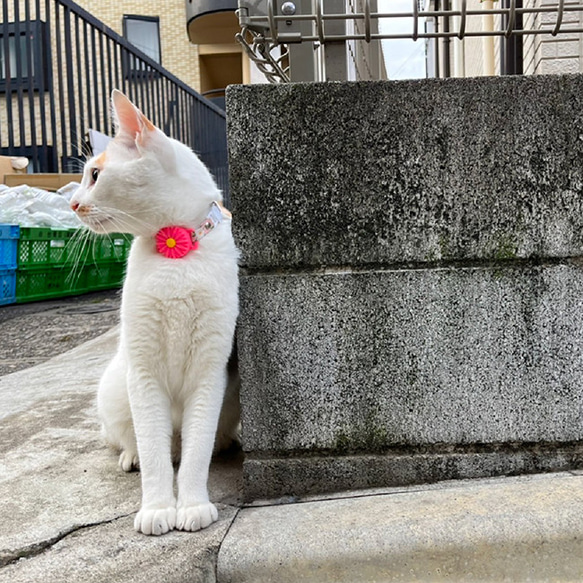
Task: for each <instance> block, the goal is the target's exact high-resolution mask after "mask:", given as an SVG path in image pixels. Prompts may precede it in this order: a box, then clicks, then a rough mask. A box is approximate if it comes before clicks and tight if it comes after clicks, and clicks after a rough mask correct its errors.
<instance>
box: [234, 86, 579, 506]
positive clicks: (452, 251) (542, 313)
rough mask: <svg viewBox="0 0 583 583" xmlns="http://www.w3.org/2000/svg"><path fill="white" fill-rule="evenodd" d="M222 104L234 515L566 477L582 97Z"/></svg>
mask: <svg viewBox="0 0 583 583" xmlns="http://www.w3.org/2000/svg"><path fill="white" fill-rule="evenodd" d="M227 97H228V98H227V105H228V112H229V144H230V145H229V147H230V165H231V188H232V197H233V199H232V200H233V210H234V216H235V222H234V228H235V234H236V237H237V240H238V244H239V246H240V248H241V250H242V253H243V259H242V265H243V276H242V289H241V318H240V323H239V351H240V365H241V374H242V408H243V441H244V449H245V453H246V461H245V465H244V467H245V495H246V497H247V498H249V499H251V498H257V497H274V496H286V495H292V496H293V495H301V494H304V493H308V492H317V491H326V490H341V489H346V488H353V487H363V488H366V487H376V486H383V485H396V484H406V483H414V482H424V481H434V480H438V479H447V478H457V477H473V476H484V475H495V474H501V473H521V472H532V471H545V470H553V469H566V468H575V467H579V466H580V465H583V463H582V460H583V458H582V457H581V452H582V447H581V440H583V382H582V381H583V270H582V267H581V266H582V263H581V262H580V260H579V258H580V257H581V256H582V255H583V197H582V194H583V107H582V105H583V77H581V76H564V77H530V78H519V77H516V78H515V77H512V78H489V79H459V80H457V79H456V80H443V81H440V80H424V81H415V82H379V83H339V84H314V85H312V84H297V85H287V86H261V87H259V86H255V87H232V88H231V89H230V90H229V92H228V96H227Z"/></svg>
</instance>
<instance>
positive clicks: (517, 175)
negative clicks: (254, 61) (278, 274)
mask: <svg viewBox="0 0 583 583" xmlns="http://www.w3.org/2000/svg"><path fill="white" fill-rule="evenodd" d="M227 110H228V118H229V120H228V128H229V130H228V131H229V160H230V161H229V165H230V181H231V190H232V199H233V203H232V206H233V211H234V216H235V217H236V220H235V221H234V223H233V227H234V232H235V235H236V237H237V240H238V243H239V245H240V247H241V249H242V251H243V264H244V265H245V266H246V267H249V268H253V269H271V268H275V269H279V268H282V267H302V266H303V267H305V266H311V267H317V266H346V265H350V266H352V267H355V266H362V265H379V264H382V265H392V264H402V263H406V262H421V263H427V262H435V261H442V260H447V261H451V260H475V259H508V258H532V257H566V256H577V255H581V254H582V253H583V76H580V75H572V76H566V75H563V76H556V77H552V76H548V77H543V76H531V77H519V76H516V77H503V78H500V77H498V78H474V79H444V80H435V79H433V80H430V79H427V80H422V81H408V82H368V83H319V84H308V83H306V84H304V83H301V84H300V83H298V84H287V85H277V86H273V85H272V86H269V85H262V86H257V85H254V86H246V87H243V86H232V87H229V88H228V90H227Z"/></svg>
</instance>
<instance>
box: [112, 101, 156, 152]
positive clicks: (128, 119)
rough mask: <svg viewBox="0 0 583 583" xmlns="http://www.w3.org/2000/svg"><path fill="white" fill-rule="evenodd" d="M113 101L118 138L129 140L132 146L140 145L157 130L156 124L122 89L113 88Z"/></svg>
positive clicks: (129, 144) (128, 142) (128, 143)
mask: <svg viewBox="0 0 583 583" xmlns="http://www.w3.org/2000/svg"><path fill="white" fill-rule="evenodd" d="M111 103H112V105H113V112H114V115H115V120H116V122H117V123H116V128H117V130H116V135H115V137H116V138H117V139H118V140H120V141H125V142H127V145H128V146H130V147H131V146H134V147H138V146H139V145H141V144H143V143H145V142H146V141H147V140H148V137H149V134H150V133H155V132H156V126H155V125H154V124H153V123H152V122H151V121H150V120H149V119H148V118H147V117H146V116H145V115H144V114H143V113H142V112H141V111H140V110H139V109H138V108H137V107H136V106H135V105H134V104H133V103H132V102H131V101H130V100H129V99H128V98H127V97H126V96H125V95H124V94H123V93H122V92H121V91H118V90H117V89H114V90H113V93H112V94H111Z"/></svg>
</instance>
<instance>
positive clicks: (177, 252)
mask: <svg viewBox="0 0 583 583" xmlns="http://www.w3.org/2000/svg"><path fill="white" fill-rule="evenodd" d="M230 219H231V213H230V212H229V211H228V210H227V209H226V208H225V207H224V206H223V205H222V204H220V203H218V202H216V201H215V202H213V203H212V204H211V208H210V210H209V212H208V214H207V216H206V219H205V220H204V221H203V222H202V223H201V224H200V225H198V227H196V228H195V229H188V228H186V227H175V226H171V227H164V228H163V229H160V230H159V231H158V232H157V233H156V250H157V251H158V253H160V254H161V255H164V257H168V258H169V259H181V258H182V257H185V256H186V255H188V254H189V253H190V252H191V251H196V250H197V249H198V242H199V241H200V240H201V239H202V238H203V237H204V236H205V235H208V234H209V233H210V232H211V231H212V230H213V229H214V228H215V227H216V226H217V225H218V224H219V223H221V222H223V221H224V220H230Z"/></svg>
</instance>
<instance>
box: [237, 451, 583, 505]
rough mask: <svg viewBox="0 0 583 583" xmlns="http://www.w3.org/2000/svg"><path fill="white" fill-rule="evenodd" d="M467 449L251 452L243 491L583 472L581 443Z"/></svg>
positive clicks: (256, 494) (289, 495) (312, 490)
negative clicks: (366, 452)
mask: <svg viewBox="0 0 583 583" xmlns="http://www.w3.org/2000/svg"><path fill="white" fill-rule="evenodd" d="M435 449H437V450H439V449H443V448H435ZM463 449H464V448H456V451H441V452H440V451H434V452H431V451H426V450H425V451H423V450H421V451H415V449H414V448H409V450H407V449H404V450H403V451H402V452H388V453H386V454H384V455H381V454H378V455H370V454H369V455H344V456H342V455H337V454H336V455H328V456H325V455H319V456H313V457H310V456H297V457H292V456H290V457H287V458H280V457H274V456H269V455H265V456H264V457H255V456H253V454H248V455H247V456H246V458H245V461H244V463H243V492H244V496H245V500H246V501H248V502H252V501H254V500H264V499H272V498H281V499H286V500H296V499H297V498H298V497H302V496H306V495H310V494H312V495H313V494H316V495H317V494H324V493H329V492H342V491H346V490H367V489H369V488H383V487H396V486H408V485H415V484H431V483H435V482H440V481H444V480H461V479H468V478H487V477H490V476H502V475H507V476H513V475H520V474H534V473H541V472H560V471H567V470H572V469H578V468H579V469H583V444H581V443H576V444H569V445H567V444H555V445H550V444H547V445H544V446H541V445H529V444H523V443H522V444H516V445H515V446H514V448H512V447H510V446H508V445H506V444H503V445H500V446H499V447H495V446H490V447H488V446H482V447H474V448H470V447H468V448H467V449H466V451H464V450H463ZM472 450H473V451H472ZM299 484H301V486H298V485H299Z"/></svg>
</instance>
